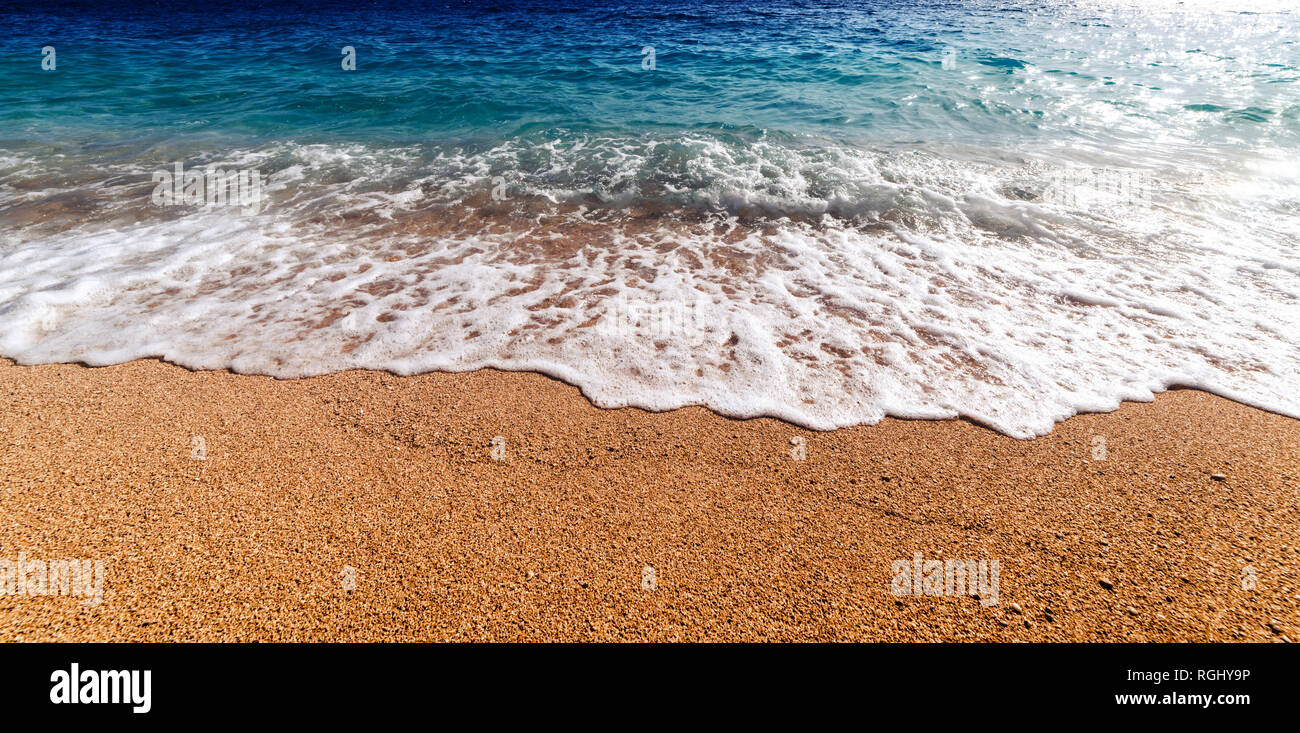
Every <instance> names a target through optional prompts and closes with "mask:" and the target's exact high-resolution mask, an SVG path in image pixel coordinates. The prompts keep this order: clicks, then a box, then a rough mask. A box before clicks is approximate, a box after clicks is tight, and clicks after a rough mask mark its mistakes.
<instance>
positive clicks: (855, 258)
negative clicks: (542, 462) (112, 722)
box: [0, 0, 1300, 436]
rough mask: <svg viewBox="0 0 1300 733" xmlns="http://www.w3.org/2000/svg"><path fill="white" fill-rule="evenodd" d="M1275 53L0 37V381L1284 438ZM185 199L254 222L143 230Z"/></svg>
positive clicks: (605, 41) (798, 26) (755, 34)
mask: <svg viewBox="0 0 1300 733" xmlns="http://www.w3.org/2000/svg"><path fill="white" fill-rule="evenodd" d="M1297 31H1300V16H1297V14H1295V13H1294V12H1292V11H1290V10H1289V9H1287V8H1286V7H1285V5H1284V4H1281V3H1278V4H1269V3H1253V4H1247V7H1246V9H1244V10H1243V9H1242V8H1235V9H1234V10H1233V11H1232V12H1226V11H1223V10H1220V9H1219V8H1218V6H1217V5H1216V4H1214V3H1208V2H1207V3H1199V4H1198V3H1173V2H1168V3H1162V2H1145V3H1125V2H1057V3H1052V2H1047V3H1044V2H1009V3H1008V2H1002V3H994V2H934V1H930V2H923V1H920V0H918V1H915V2H903V1H900V2H829V3H782V4H781V7H770V6H768V5H767V4H764V3H746V2H735V3H722V2H719V3H704V2H653V3H652V2H632V3H622V4H619V6H618V7H608V8H602V7H590V6H588V5H586V4H578V3H566V2H561V3H542V2H537V3H497V4H492V3H379V4H368V3H326V4H324V5H313V6H307V5H302V6H295V5H293V4H288V5H286V4H279V3H277V4H275V5H274V6H270V5H268V6H267V7H265V8H260V9H249V8H244V7H240V6H238V5H235V4H224V3H216V4H205V5H203V6H202V7H191V8H188V9H187V8H177V7H171V6H168V5H165V4H157V3H130V2H128V3H125V4H116V5H113V6H112V7H106V8H102V9H94V8H93V7H92V6H86V5H82V4H68V3H57V2H56V3H53V4H43V5H40V6H37V5H35V4H33V5H31V6H30V7H24V8H18V9H15V8H9V9H7V10H5V11H4V13H3V15H0V63H2V64H3V68H4V69H5V72H4V77H3V79H2V80H0V221H3V222H4V224H5V227H4V233H3V235H0V327H2V328H0V354H3V355H5V356H9V357H13V358H18V359H20V360H22V361H26V362H39V361H63V360H80V361H87V362H90V363H112V362H115V361H121V360H124V359H129V358H138V357H141V356H163V357H165V358H168V359H171V360H173V361H176V362H178V363H182V364H185V365H187V366H193V367H198V368H227V367H229V368H235V369H238V370H241V371H250V372H258V373H267V374H274V375H277V376H285V377H292V376H302V375H307V374H315V373H321V372H328V371H334V370H337V369H343V368H351V367H358V366H363V367H371V368H382V369H389V370H393V371H398V372H403V373H406V372H416V371H425V370H429V369H454V370H461V369H471V368H478V367H482V366H497V367H501V368H510V369H536V370H540V371H544V372H546V373H549V374H553V375H555V376H558V377H561V378H563V379H566V380H568V381H570V382H572V383H574V384H577V385H578V386H580V387H582V388H583V389H584V391H585V392H586V393H587V394H588V396H590V397H592V399H594V400H595V401H596V402H597V403H598V404H602V405H606V406H618V405H625V404H635V405H640V406H643V407H649V408H652V409H666V408H671V407H676V406H679V405H682V404H705V405H708V406H710V407H712V408H714V409H717V410H720V411H722V412H725V413H727V414H733V415H741V416H749V415H758V414H764V415H777V416H780V417H784V418H787V419H790V420H793V421H796V422H800V423H802V424H805V425H810V426H813V427H819V428H827V427H835V426H840V425H848V424H855V423H861V422H874V421H875V420H878V419H880V417H882V416H883V415H886V414H894V415H904V416H911V417H951V416H955V415H965V416H967V417H971V418H973V419H976V420H978V421H981V422H984V423H986V424H989V425H991V426H993V427H995V428H997V429H999V430H1002V431H1004V432H1007V433H1010V434H1013V435H1018V436H1029V435H1035V434H1041V433H1044V432H1046V431H1048V430H1050V427H1051V425H1052V424H1053V423H1054V422H1055V421H1056V420H1060V419H1063V418H1065V417H1068V416H1069V415H1071V414H1074V413H1076V412H1079V411H1083V410H1102V409H1112V408H1113V407H1114V406H1115V405H1116V404H1118V401H1119V400H1121V399H1150V397H1151V395H1152V394H1153V393H1154V392H1157V391H1160V390H1162V389H1165V388H1166V387H1168V386H1170V385H1184V384H1185V385H1193V386H1201V387H1204V388H1207V389H1212V390H1215V391H1217V392H1219V393H1221V394H1225V395H1228V396H1231V397H1234V398H1236V399H1240V400H1243V401H1246V402H1250V403H1251V404H1257V405H1260V406H1264V407H1268V408H1270V409H1274V410H1278V411H1282V412H1285V413H1287V414H1293V415H1300V402H1297V398H1296V397H1295V395H1296V394H1300V389H1297V387H1300V379H1298V378H1297V366H1296V363H1297V361H1296V356H1297V354H1296V349H1295V346H1294V344H1296V343H1297V341H1298V339H1297V337H1298V336H1300V333H1298V332H1297V325H1296V324H1297V323H1298V322H1300V306H1297V298H1298V297H1300V296H1298V295H1297V294H1298V293H1300V284H1298V283H1297V271H1298V267H1297V257H1296V252H1295V242H1296V241H1297V238H1298V237H1300V225H1298V224H1297V213H1298V211H1300V205H1298V203H1297V202H1298V201H1300V193H1298V192H1300V174H1297V165H1296V161H1297V160H1298V157H1297V152H1298V151H1300V33H1298V32H1297ZM46 46H51V47H53V48H54V54H55V56H54V61H55V68H53V69H45V68H43V67H42V60H43V55H42V52H41V49H42V48H44V47H46ZM345 46H347V47H351V48H352V49H354V51H355V61H356V63H355V69H350V70H345V69H344V68H342V61H343V59H344V55H343V52H342V49H343V48H344V47H345ZM650 48H653V64H651V63H650V61H651V58H650V53H649V49H650ZM176 164H181V165H182V166H183V167H184V168H185V169H190V170H203V169H206V168H207V167H208V166H214V167H221V168H223V169H225V170H242V171H245V172H246V173H247V172H251V171H256V172H257V174H258V176H259V180H260V182H261V184H262V185H261V186H260V187H259V188H258V190H257V193H258V195H259V196H264V199H259V200H260V201H261V203H260V204H259V205H258V206H256V207H240V208H237V209H236V208H230V207H226V208H222V207H211V206H184V205H176V206H171V205H159V198H158V196H157V195H156V194H157V190H158V189H157V183H158V179H157V178H156V177H155V174H156V173H157V172H158V171H171V170H174V166H175V165H176ZM164 313H166V314H169V315H166V316H164V315H163V314H164ZM608 323H612V324H614V325H613V326H611V327H608V328H599V327H598V326H599V324H608ZM106 334H112V336H111V337H109V336H107V335H106ZM651 364H652V365H654V366H653V367H652V368H647V365H651Z"/></svg>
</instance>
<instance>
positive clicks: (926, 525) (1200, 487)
mask: <svg viewBox="0 0 1300 733" xmlns="http://www.w3.org/2000/svg"><path fill="white" fill-rule="evenodd" d="M792 440H793V442H792ZM1103 441H1104V442H1103ZM498 458H499V459H500V460H498ZM800 458H802V460H800ZM1215 476H1218V478H1215ZM19 552H22V553H24V554H25V556H26V557H27V558H29V559H31V558H45V559H84V560H92V561H102V562H103V563H104V569H105V576H104V578H105V582H104V586H103V594H102V602H100V603H97V604H87V603H83V599H80V598H76V597H71V596H63V595H33V594H31V593H26V594H22V595H16V594H13V593H11V594H8V595H0V640H5V641H14V640H23V641H41V640H61V641H128V640H151V641H168V640H186V641H190V640H196V641H197V640H201V641H213V640H227V641H252V640H259V641H360V640H395V641H396V640H401V641H415V640H457V641H469V640H508V641H524V640H545V641H575V640H654V641H677V640H680V641H694V640H712V641H763V640H836V641H841V640H842V641H849V640H867V641H887V640H896V641H943V640H961V641H1019V640H1026V641H1039V640H1046V641H1243V642H1268V641H1283V640H1293V639H1295V638H1297V630H1300V421H1296V420H1292V419H1290V418H1286V417H1282V416H1278V415H1274V414H1270V413H1267V412H1263V411H1260V410H1256V409H1253V408H1250V407H1246V406H1243V405H1240V404H1237V403H1234V402H1231V401H1228V400H1225V399H1222V398H1219V397H1215V396H1213V395H1209V394H1206V393H1203V392H1198V391H1193V390H1177V391H1172V392H1169V393H1166V394H1163V395H1160V396H1158V397H1157V399H1156V400H1155V402H1154V403H1152V404H1133V403H1126V404H1124V405H1123V406H1122V407H1121V408H1120V409H1119V410H1117V411H1116V412H1114V413H1109V414H1099V415H1081V416H1078V417H1075V418H1072V419H1070V420H1068V421H1066V422H1064V423H1062V424H1060V425H1058V426H1057V428H1056V430H1055V431H1054V432H1053V433H1052V434H1051V435H1050V436H1047V437H1044V438H1039V439H1035V440H1029V441H1020V440H1015V439H1012V438H1007V437H1004V436H1001V435H999V434H997V433H995V432H992V431H990V430H988V429H986V428H983V427H981V426H978V425H975V424H972V423H969V422H966V421H945V422H924V421H904V420H886V421H885V422H882V423H881V424H879V425H875V426H869V427H859V428H852V429H846V430H838V431H834V432H828V433H816V432H811V431H806V430H802V429H800V428H797V427H794V426H791V425H789V424H786V423H782V422H780V421H777V420H770V419H760V420H747V421H738V420H731V419H727V418H724V417H720V416H718V415H716V414H713V413H711V412H709V411H707V410H705V409H702V408H687V409H682V410H677V411H673V412H668V413H658V414H656V413H647V412H644V411H641V410H634V409H626V410H613V411H610V410H601V409H598V408H596V407H593V406H592V405H591V404H590V403H589V402H588V401H587V400H586V399H585V398H584V397H583V396H582V395H581V394H580V392H579V391H578V390H577V389H575V388H573V387H570V386H568V385H565V384H563V383H561V382H558V381H555V380H552V379H549V378H547V377H544V376H541V375H537V374H527V373H502V372H496V371H480V372H474V373H468V374H427V375H422V376H418V377H396V376H392V375H388V374H384V373H379V372H355V371H354V372H346V373H341V374H334V375H329V376H325V377H318V378H312V379H303V380H290V381H276V380H273V379H270V378H265V377H256V376H245V375H235V374H230V373H226V372H190V371H187V370H185V369H182V368H180V367H176V366H172V365H169V364H165V363H161V362H157V361H138V362H132V363H129V364H123V365H119V366H113V367H105V368H87V367H83V366H76V365H50V366H35V367H23V366H16V365H14V364H13V363H12V362H8V361H0V561H3V560H4V559H9V560H11V561H14V560H16V559H17V555H18V553H19ZM918 552H919V553H921V555H922V557H923V558H924V559H927V560H929V559H939V560H951V559H961V560H972V561H980V560H984V561H988V562H991V561H994V560H996V561H997V562H998V567H999V576H998V588H997V598H996V603H992V601H993V600H994V599H992V598H987V597H985V598H982V599H977V598H974V597H972V596H971V595H969V594H968V593H960V592H958V593H953V594H951V595H942V596H929V595H923V594H922V595H913V594H906V595H896V594H895V593H894V592H893V591H894V587H895V585H896V583H894V580H895V567H894V563H895V561H898V560H906V561H909V562H910V561H911V560H912V559H913V558H914V556H915V553H918ZM985 595H986V596H987V594H985Z"/></svg>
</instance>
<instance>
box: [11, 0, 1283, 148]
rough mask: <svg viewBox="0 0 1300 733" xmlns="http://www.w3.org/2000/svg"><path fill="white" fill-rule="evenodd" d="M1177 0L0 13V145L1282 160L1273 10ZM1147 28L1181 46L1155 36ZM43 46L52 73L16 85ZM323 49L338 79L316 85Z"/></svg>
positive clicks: (325, 69) (33, 72)
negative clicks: (1251, 148) (1187, 5)
mask: <svg viewBox="0 0 1300 733" xmlns="http://www.w3.org/2000/svg"><path fill="white" fill-rule="evenodd" d="M601 6H608V7H601ZM1183 7H1184V6H1181V5H1177V4H1172V3H1159V2H1157V3H1146V4H1140V3H1139V4H1127V3H1114V2H1101V3H1094V2H1026V1H1025V0H1013V1H1012V2H989V1H986V0H980V1H976V2H957V1H947V2H943V1H936V0H886V1H874V2H873V1H871V0H859V1H857V2H789V3H766V2H692V1H685V2H683V1H682V0H654V1H653V2H651V1H648V0H638V1H634V2H619V3H592V4H588V3H580V2H540V1H539V2H518V3H496V2H391V3H366V2H351V1H349V2H326V3H302V4H297V3H292V2H288V3H275V4H268V5H267V6H265V7H261V8H249V7H246V5H245V4H231V3H224V2H214V3H184V4H182V3H147V2H131V1H128V2H124V3H105V4H102V7H101V8H99V9H94V6H93V5H88V4H75V3H74V4H67V3H60V2H53V3H26V4H23V6H21V7H10V8H9V9H8V10H7V11H6V12H4V13H0V64H3V68H4V69H5V72H4V76H3V81H2V83H0V123H3V132H0V144H7V145H22V144H30V143H33V142H49V141H51V140H59V139H69V138H75V139H79V140H83V141H88V140H90V139H92V138H93V139H94V140H97V141H104V142H109V141H112V142H130V143H133V144H146V145H147V144H149V143H151V142H153V141H156V140H158V139H159V138H169V139H172V140H196V141H198V140H203V139H204V137H205V136H208V137H211V136H219V137H225V138H230V139H243V140H246V141H248V140H265V139H281V140H283V139H285V138H287V137H293V138H294V139H298V140H301V141H303V142H338V141H343V140H366V141H373V140H383V141H389V142H429V141H430V140H438V139H459V140H468V139H485V138H506V137H510V136H517V135H526V134H529V133H531V132H536V131H539V130H555V129H560V130H566V131H572V132H585V131H597V132H616V133H621V132H646V131H659V132H662V131H676V130H701V129H702V130H714V131H739V132H741V133H759V132H764V131H766V132H768V133H772V134H786V135H806V134H812V135H822V136H826V137H829V138H832V139H837V140H838V139H843V140H851V141H867V142H908V143H911V142H934V141H944V140H947V141H958V142H967V143H986V144H987V143H993V144H1014V143H1015V142H1017V141H1023V142H1031V141H1041V140H1051V141H1055V142H1060V141H1071V140H1078V141H1085V142H1107V141H1119V142H1124V141H1125V136H1128V137H1139V138H1149V137H1150V136H1151V132H1152V131H1155V130H1165V131H1168V132H1171V133H1173V134H1174V135H1175V136H1176V138H1177V140H1176V141H1175V140H1171V141H1170V142H1186V143H1195V144H1234V143H1236V144H1240V143H1242V142H1246V143H1250V144H1273V145H1291V146H1294V145H1296V141H1297V139H1298V138H1297V136H1298V135H1300V106H1298V99H1297V94H1296V84H1297V81H1298V80H1300V45H1298V42H1297V39H1300V34H1297V30H1300V22H1297V17H1296V16H1295V15H1294V14H1292V13H1289V12H1285V13H1266V14H1258V15H1249V14H1242V13H1223V12H1217V11H1215V12H1210V11H1209V10H1201V11H1197V10H1193V11H1190V12H1188V11H1185V10H1183V9H1182V8H1183ZM1210 7H1211V8H1212V7H1213V6H1210ZM1171 17H1172V18H1180V19H1182V21H1181V22H1183V23H1185V24H1186V26H1187V29H1186V31H1185V32H1183V33H1169V32H1168V27H1169V25H1170V23H1171V21H1170V18H1171ZM1174 22H1179V21H1174ZM47 45H48V46H53V47H54V48H55V49H56V53H57V62H58V70H57V72H55V73H50V72H45V71H42V69H41V67H40V60H41V56H40V53H39V51H40V49H41V48H42V47H44V46H47ZM344 46H352V47H354V48H355V49H356V54H357V68H356V70H355V71H343V70H342V69H341V68H340V66H341V63H340V62H341V51H340V49H341V48H342V47H344ZM645 46H653V47H654V50H655V66H656V68H655V69H654V70H653V71H647V70H645V69H643V68H642V61H643V56H642V54H641V50H642V48H643V47H645ZM945 54H947V55H948V56H949V58H950V59H951V64H950V66H951V67H952V68H950V69H945V68H944V65H943V60H944V57H945Z"/></svg>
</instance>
